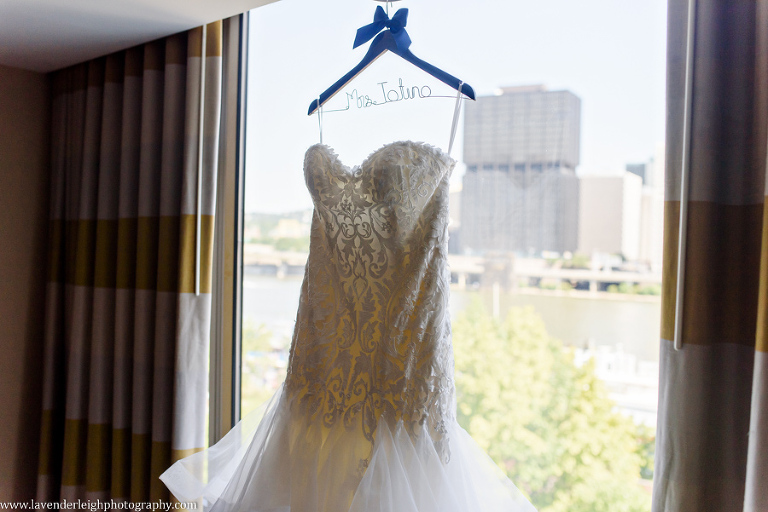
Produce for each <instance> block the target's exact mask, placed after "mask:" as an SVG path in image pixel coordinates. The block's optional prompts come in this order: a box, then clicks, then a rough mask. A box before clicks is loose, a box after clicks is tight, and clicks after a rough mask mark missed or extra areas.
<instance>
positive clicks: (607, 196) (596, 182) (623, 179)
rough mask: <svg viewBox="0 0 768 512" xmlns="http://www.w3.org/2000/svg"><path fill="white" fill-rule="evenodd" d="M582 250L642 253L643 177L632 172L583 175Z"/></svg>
mask: <svg viewBox="0 0 768 512" xmlns="http://www.w3.org/2000/svg"><path fill="white" fill-rule="evenodd" d="M580 189H581V190H580V200H581V203H580V205H581V206H580V209H579V252H582V253H585V254H589V255H591V254H594V253H610V254H622V255H623V256H624V257H625V258H627V259H628V260H632V261H635V260H637V259H638V257H639V255H640V225H641V214H642V198H643V180H642V178H641V177H640V176H638V175H637V174H635V173H632V172H625V173H624V174H623V175H621V176H581V179H580Z"/></svg>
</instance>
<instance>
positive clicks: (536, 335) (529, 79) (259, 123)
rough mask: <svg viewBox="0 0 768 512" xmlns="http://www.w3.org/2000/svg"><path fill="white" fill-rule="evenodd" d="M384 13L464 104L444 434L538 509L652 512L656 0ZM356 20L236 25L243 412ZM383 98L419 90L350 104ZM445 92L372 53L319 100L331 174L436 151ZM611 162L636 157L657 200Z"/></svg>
mask: <svg viewBox="0 0 768 512" xmlns="http://www.w3.org/2000/svg"><path fill="white" fill-rule="evenodd" d="M402 4H403V5H402V6H403V7H409V8H410V10H411V11H410V18H409V20H408V21H409V22H408V26H407V30H408V31H409V34H410V36H411V39H412V40H413V46H412V50H413V51H414V53H415V54H417V55H418V56H419V57H421V58H423V59H425V60H428V61H429V62H432V63H434V64H436V65H438V66H443V67H444V69H448V70H450V71H451V72H452V73H454V74H456V75H458V76H460V77H462V78H464V79H466V80H467V81H468V82H469V83H471V84H472V85H473V86H474V87H475V90H476V92H477V93H478V101H477V102H476V103H472V102H465V105H464V113H463V115H462V119H461V123H460V129H459V134H458V136H457V140H456V145H455V147H454V151H453V156H454V157H455V158H456V159H457V160H458V162H459V164H458V166H457V167H456V169H455V170H454V173H453V176H452V180H451V211H450V217H451V224H450V228H449V229H450V234H451V240H450V253H451V254H450V266H451V272H452V288H451V314H452V318H453V343H454V353H455V365H456V385H457V391H458V407H459V410H458V415H459V420H460V423H461V424H462V426H463V427H464V428H466V429H467V430H468V431H469V432H470V434H471V435H472V436H473V437H474V438H475V439H476V440H477V441H478V443H480V445H481V447H483V449H485V450H486V451H487V452H488V453H489V454H490V455H491V457H492V458H494V460H496V462H497V463H498V464H499V465H500V466H501V467H502V469H504V470H505V471H506V472H507V474H508V475H509V476H510V477H511V479H512V480H513V482H514V483H515V484H516V485H518V487H519V488H520V489H522V490H523V491H524V492H525V493H526V494H527V495H528V496H530V498H531V500H532V501H533V503H534V505H536V506H537V507H538V508H539V510H541V511H542V512H546V511H548V510H551V509H552V506H553V503H554V502H555V501H558V502H559V503H566V504H567V506H565V507H564V508H566V509H568V508H572V509H577V508H578V507H582V508H583V509H587V510H588V509H591V508H596V507H602V508H605V509H616V510H618V509H622V510H632V511H635V510H637V511H640V510H648V509H649V507H650V487H651V485H652V478H653V446H654V435H655V422H656V396H657V375H658V341H659V340H658V333H659V321H660V320H659V316H660V300H659V294H660V268H659V264H660V257H661V241H660V234H661V229H662V223H661V221H662V219H661V215H662V214H661V212H660V207H661V205H662V200H663V191H662V190H661V188H660V187H661V186H662V185H663V181H664V180H663V179H661V177H663V172H664V159H663V148H660V147H659V144H661V143H663V138H664V75H665V49H664V46H665V34H666V32H665V31H666V10H665V8H666V7H665V3H664V2H663V1H662V0H652V1H651V3H650V4H648V3H643V4H642V5H639V4H638V5H635V4H632V3H616V2H611V1H610V0H594V1H592V2H590V3H589V4H588V5H585V4H574V3H573V2H569V1H567V0H556V1H555V4H554V5H548V6H546V7H545V6H543V5H539V4H537V3H517V2H513V3H505V4H501V3H493V2H491V3H485V4H482V3H481V4H479V5H477V6H473V7H472V9H473V11H475V12H474V13H473V17H476V19H482V20H485V21H484V23H483V26H482V27H481V28H480V27H474V25H472V26H469V25H467V23H466V19H465V18H466V6H465V5H464V4H458V3H451V2H449V3H448V4H445V2H437V1H436V0H433V1H431V2H427V3H419V4H418V5H417V4H413V5H410V4H409V5H406V4H407V2H402ZM374 7H375V6H374V4H372V3H370V2H352V1H351V0H349V1H344V2H342V1H339V2H325V3H322V5H320V4H318V3H317V2H314V1H312V0H294V1H293V2H276V3H274V4H270V5H266V6H264V7H261V8H258V9H256V10H254V11H253V12H252V13H251V22H250V26H251V28H250V30H251V32H250V50H249V52H250V54H249V80H248V83H249V90H248V119H247V122H248V128H247V134H248V141H247V146H246V150H247V152H248V158H247V162H248V169H247V175H246V187H247V188H246V192H245V230H244V242H245V249H244V254H243V260H244V265H245V272H244V277H243V354H242V369H241V371H242V377H241V379H242V397H243V398H242V412H243V414H247V412H248V411H250V410H252V409H253V408H254V407H256V406H257V405H258V404H260V403H262V402H264V401H265V400H267V399H268V398H269V397H270V396H271V395H272V394H273V393H274V392H275V390H276V389H277V388H278V387H279V385H280V383H281V382H282V380H283V379H284V377H285V371H286V368H287V365H288V350H289V346H290V342H291V336H292V332H293V326H294V322H295V319H296V310H297V306H298V300H299V291H300V287H301V282H302V275H303V267H304V263H305V262H306V258H307V253H308V249H309V227H310V223H311V219H312V202H311V200H310V197H309V194H308V192H307V190H306V186H305V183H304V177H303V175H302V166H303V158H304V153H305V151H306V149H307V148H308V147H309V146H311V145H312V144H315V143H317V142H319V137H320V134H319V126H318V119H317V116H312V117H308V116H307V115H306V111H307V108H308V106H309V104H310V102H311V101H312V99H313V98H315V97H316V96H317V95H318V94H319V93H320V92H322V91H323V90H325V89H326V88H327V87H328V86H329V85H331V84H332V83H334V82H335V81H336V80H337V79H338V78H339V77H341V76H342V75H343V74H344V73H346V72H347V71H348V70H349V69H351V68H352V67H353V66H354V65H355V64H356V63H357V62H358V61H359V59H360V58H361V57H362V55H363V54H364V50H363V49H360V48H358V49H357V50H354V51H353V50H351V42H352V40H353V39H354V34H355V30H356V29H357V28H358V27H359V26H362V25H364V24H367V23H370V21H371V19H372V14H373V8H374ZM397 7H400V5H399V4H395V8H397ZM437 12H439V13H440V15H439V19H438V18H436V15H435V13H437ZM626 20H633V22H632V23H631V24H627V23H626ZM330 25H332V28H329V27H330ZM459 27H461V28H459ZM458 34H460V35H458ZM510 34H513V35H512V36H510ZM542 34H549V35H550V36H549V37H546V36H545V37H542ZM457 37H460V38H461V41H462V42H461V44H460V45H459V46H458V48H459V49H458V50H457V41H456V38H457ZM531 41H535V42H536V44H535V45H532V44H531ZM606 41H610V44H608V43H606ZM522 42H524V43H525V44H521V43H522ZM626 55H632V56H633V58H632V59H627V58H626ZM510 62H513V63H514V65H509V64H507V63H510ZM501 63H504V64H503V65H502V64H501ZM527 83H534V84H539V83H541V84H546V86H541V85H533V86H529V85H521V84H527ZM401 84H402V86H403V88H409V90H415V91H417V92H418V91H424V92H425V93H426V92H427V91H429V92H430V94H429V95H431V96H434V97H428V98H427V97H425V98H421V97H419V98H418V99H409V100H404V101H399V102H391V103H387V102H386V101H385V102H384V103H385V104H383V105H379V106H364V105H365V101H363V102H362V103H360V102H359V101H358V100H359V99H360V98H365V97H366V96H368V97H369V98H378V97H381V98H386V95H387V92H388V91H390V90H395V91H397V90H400V87H401ZM414 87H415V89H413V88H414ZM425 87H426V88H427V89H425ZM499 88H501V89H500V90H499V91H497V89H499ZM495 92H496V93H495ZM429 95H427V94H425V96H429ZM438 96H445V98H439V97H438ZM452 98H455V92H454V91H452V90H451V89H450V88H447V87H446V86H444V85H443V84H441V83H440V82H438V81H436V80H434V79H432V78H431V77H429V76H428V75H426V74H424V73H423V72H421V71H419V70H418V69H416V68H413V67H411V66H409V65H408V64H407V63H406V62H404V61H402V60H401V59H399V58H398V57H396V56H393V55H385V56H384V57H382V58H381V59H379V60H378V61H377V62H376V63H374V64H373V65H372V66H371V67H369V68H368V69H367V70H365V71H364V72H363V73H361V74H360V76H359V77H358V78H357V79H356V80H355V81H354V82H352V84H351V85H350V86H349V87H347V88H346V89H345V90H343V91H342V92H341V93H340V94H338V95H337V97H335V98H334V100H333V101H332V102H331V103H329V104H328V105H327V107H325V109H324V110H325V112H324V116H323V119H322V131H323V141H324V142H326V143H327V144H329V145H330V146H331V147H333V148H334V150H335V151H336V152H337V153H338V154H339V155H340V158H341V160H342V161H343V162H344V163H345V164H346V165H349V166H351V165H353V164H356V163H360V162H361V161H362V160H363V159H364V158H365V157H366V156H367V155H368V154H369V153H370V152H371V151H373V150H375V149H376V148H378V147H380V146H382V145H383V144H385V143H388V142H392V141H394V140H401V139H411V140H424V141H426V142H428V143H431V144H434V145H438V146H440V147H446V146H447V143H448V141H447V136H448V132H449V129H450V121H451V117H452V111H453V100H452ZM502 155H503V156H502ZM510 162H514V163H513V164H510ZM628 164H643V165H644V166H643V169H645V171H644V172H649V173H653V176H654V179H653V180H652V181H651V182H652V183H654V184H655V187H656V188H654V187H652V186H648V185H644V184H643V180H642V179H638V176H637V174H636V169H638V168H639V167H638V166H637V165H634V166H632V167H626V166H627V165H628ZM478 169H482V170H483V171H487V172H478ZM628 169H631V171H630V172H627V170H628ZM478 351H479V352H478ZM470 390H485V391H487V393H493V395H494V396H500V397H503V400H502V401H500V402H498V403H492V404H489V402H488V401H487V400H482V396H480V395H479V394H478V392H477V391H470ZM588 409H589V410H593V411H595V412H594V413H592V414H584V413H583V411H584V410H588ZM576 425H580V426H578V427H577V426H576ZM564 454H565V455H564ZM616 466H620V467H621V468H622V469H621V470H615V471H614V470H612V469H611V468H612V467H616ZM566 467H567V468H570V469H568V470H567V471H568V478H564V475H563V471H564V468H566Z"/></svg>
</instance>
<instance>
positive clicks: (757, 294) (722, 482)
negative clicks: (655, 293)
mask: <svg viewBox="0 0 768 512" xmlns="http://www.w3.org/2000/svg"><path fill="white" fill-rule="evenodd" d="M697 4H698V7H697V12H696V25H695V27H696V28H695V43H694V50H693V56H694V72H693V96H692V98H693V100H692V101H693V103H692V114H691V120H692V124H691V146H690V158H691V160H690V162H691V165H690V173H691V174H690V187H689V189H688V190H689V194H690V195H689V199H690V203H689V210H688V216H687V222H688V223H687V225H688V231H687V237H686V240H687V250H686V253H685V264H686V267H685V269H686V270H685V281H684V295H683V297H684V308H683V322H682V340H683V348H682V350H680V351H675V349H674V346H673V341H672V340H673V338H674V329H675V325H674V322H675V300H676V295H675V294H676V291H675V290H676V284H677V275H676V273H677V256H678V237H679V229H678V223H679V218H680V181H681V179H680V176H681V155H682V151H683V119H684V93H685V55H686V37H687V34H686V27H687V11H688V2H687V0H669V4H668V5H669V7H668V9H669V11H668V15H669V17H668V24H669V25H668V43H667V44H668V49H667V52H668V67H667V183H666V202H665V240H664V243H665V245H664V270H663V271H664V279H663V283H664V291H663V298H662V332H661V338H662V339H661V359H660V361H661V377H660V378H661V381H660V390H659V415H658V431H657V437H656V468H655V474H654V492H653V511H654V512H725V511H728V512H742V511H743V512H753V511H755V512H756V511H766V510H768V201H766V197H765V196H766V189H765V187H766V147H767V144H768V2H767V1H766V0H757V1H754V2H753V1H749V2H746V1H745V2H734V1H731V0H698V2H697Z"/></svg>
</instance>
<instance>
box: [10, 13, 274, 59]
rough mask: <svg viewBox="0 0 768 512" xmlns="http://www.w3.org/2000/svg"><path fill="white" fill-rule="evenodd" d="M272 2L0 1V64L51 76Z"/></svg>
mask: <svg viewBox="0 0 768 512" xmlns="http://www.w3.org/2000/svg"><path fill="white" fill-rule="evenodd" d="M274 1H276V0H119V1H118V0H0V64H3V65H6V66H11V67H16V68H23V69H29V70H32V71H41V72H46V71H53V70H55V69H60V68H63V67H66V66H70V65H72V64H77V63H78V62H83V61H85V60H89V59H93V58H95V57H99V56H102V55H106V54H109V53H112V52H116V51H119V50H123V49H125V48H130V47H131V46H135V45H137V44H141V43H145V42H147V41H151V40H153V39H157V38H158V37H163V36H167V35H170V34H175V33H176V32H181V31H182V30H187V29H190V28H193V27H197V26H200V25H203V24H204V23H210V22H211V21H215V20H219V19H223V18H228V17H230V16H234V15H236V14H240V13H242V12H245V11H248V10H250V9H253V8H254V7H258V6H260V5H264V4H267V3H270V2H274Z"/></svg>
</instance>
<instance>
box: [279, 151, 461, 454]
mask: <svg viewBox="0 0 768 512" xmlns="http://www.w3.org/2000/svg"><path fill="white" fill-rule="evenodd" d="M454 165H455V161H454V160H453V159H451V158H450V157H449V156H448V155H446V154H445V153H443V152H442V151H441V150H439V149H437V148H435V147H432V146H429V145H426V144H421V143H414V142H395V143H392V144H388V145H386V146H383V147H382V148H380V149H378V150H377V151H375V152H373V153H372V154H371V155H370V156H369V157H368V158H366V159H365V160H364V161H363V163H362V164H361V165H360V166H357V167H354V168H348V167H346V166H344V165H343V164H342V163H341V162H340V160H339V158H338V156H337V155H336V154H335V153H334V152H333V150H331V149H330V148H329V147H327V146H324V145H315V146H312V147H310V148H309V149H308V150H307V153H306V156H305V160H304V174H305V178H306V184H307V187H308V189H309V192H310V194H311V195H312V199H313V202H314V206H315V210H314V214H313V219H312V231H311V237H310V253H309V258H308V260H307V265H306V269H305V276H304V282H303V285H302V289H301V299H300V304H299V309H298V314H297V319H296V327H295V330H294V335H293V341H292V344H291V352H290V362H289V366H288V375H287V377H286V390H287V392H288V394H289V396H291V397H293V398H295V399H297V400H298V403H299V404H300V406H301V408H302V410H304V411H305V412H306V413H307V415H308V416H309V417H311V418H313V419H314V420H316V421H321V422H322V424H323V425H324V426H326V427H328V428H331V427H335V426H338V425H339V424H342V425H343V426H344V427H345V428H347V429H362V434H363V435H364V437H365V439H367V440H368V441H370V442H372V441H373V435H374V432H375V431H376V426H377V424H378V421H379V420H380V419H384V420H386V421H387V422H388V423H390V424H391V425H394V424H396V423H397V422H399V421H401V420H402V422H403V425H404V426H405V427H406V428H407V429H408V432H410V433H411V434H415V433H416V432H419V431H421V429H420V428H419V426H421V427H423V428H426V430H427V432H428V433H429V435H430V436H431V437H432V439H433V440H434V442H435V445H436V447H437V448H438V450H439V452H440V453H441V454H442V456H443V458H444V460H446V461H447V459H448V457H449V452H448V447H447V439H446V438H445V431H446V429H445V423H446V422H448V421H453V420H454V419H455V407H456V406H455V398H454V385H453V353H452V348H451V330H450V318H449V312H448V299H449V284H450V272H449V269H448V263H447V254H448V231H447V228H448V181H449V177H450V174H451V171H452V170H453V168H454Z"/></svg>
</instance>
